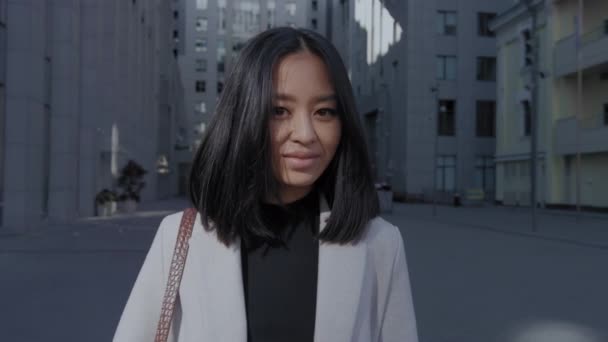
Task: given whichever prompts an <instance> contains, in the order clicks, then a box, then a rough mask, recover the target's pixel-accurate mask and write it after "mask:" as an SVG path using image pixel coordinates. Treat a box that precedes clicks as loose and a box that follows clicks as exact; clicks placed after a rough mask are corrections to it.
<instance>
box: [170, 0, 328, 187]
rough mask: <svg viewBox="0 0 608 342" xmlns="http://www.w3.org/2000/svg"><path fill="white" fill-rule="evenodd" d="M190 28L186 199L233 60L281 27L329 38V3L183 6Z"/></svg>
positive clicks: (222, 1)
mask: <svg viewBox="0 0 608 342" xmlns="http://www.w3.org/2000/svg"><path fill="white" fill-rule="evenodd" d="M180 1H181V4H183V5H182V6H183V9H184V10H183V11H181V12H179V13H177V14H176V16H177V17H178V18H179V20H183V22H184V24H183V25H184V27H185V28H184V34H183V35H180V34H179V33H178V35H179V41H180V49H183V50H182V51H183V52H182V53H181V54H180V56H179V65H180V70H181V74H182V78H183V85H184V92H185V99H186V100H185V103H186V114H187V117H188V122H189V124H188V125H187V128H184V129H182V131H181V132H180V135H181V136H183V137H184V139H185V140H186V141H187V142H188V146H189V147H188V148H186V149H183V150H182V151H181V152H179V174H180V182H179V184H180V186H179V188H180V193H182V194H186V183H187V178H188V175H189V170H190V166H191V161H192V156H193V152H194V151H195V150H196V148H197V147H198V145H199V144H200V142H201V139H202V135H203V133H204V131H205V127H206V125H207V123H208V122H209V119H210V117H211V116H212V115H213V112H214V109H215V106H216V104H217V100H218V96H219V94H220V93H221V91H222V89H223V87H224V82H225V79H226V75H227V74H228V72H229V70H230V66H231V65H232V61H233V59H234V58H235V57H236V54H237V53H238V51H239V50H240V49H241V48H242V47H243V44H244V43H245V41H246V40H247V39H249V38H251V37H252V36H254V35H255V34H256V33H259V32H261V31H263V30H265V29H268V28H271V27H277V26H293V27H306V28H310V29H314V30H316V31H318V32H319V33H322V34H324V35H327V30H328V27H327V24H326V22H327V6H328V3H327V1H326V0H312V1H310V0H234V1H227V0H180Z"/></svg>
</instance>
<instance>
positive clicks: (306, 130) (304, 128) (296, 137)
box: [290, 111, 317, 145]
mask: <svg viewBox="0 0 608 342" xmlns="http://www.w3.org/2000/svg"><path fill="white" fill-rule="evenodd" d="M290 138H291V140H293V141H295V142H299V143H301V144H304V145H308V144H312V143H313V142H314V141H315V140H316V139H317V132H316V131H315V126H314V123H313V121H312V116H311V115H309V114H308V113H307V112H304V111H300V112H298V113H296V115H294V116H293V117H292V120H291V136H290Z"/></svg>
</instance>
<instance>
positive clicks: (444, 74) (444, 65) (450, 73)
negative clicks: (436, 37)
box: [437, 56, 456, 80]
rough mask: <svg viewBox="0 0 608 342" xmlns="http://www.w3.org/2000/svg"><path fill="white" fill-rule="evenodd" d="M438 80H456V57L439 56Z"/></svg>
mask: <svg viewBox="0 0 608 342" xmlns="http://www.w3.org/2000/svg"><path fill="white" fill-rule="evenodd" d="M437 79H438V80H455V79H456V56H437Z"/></svg>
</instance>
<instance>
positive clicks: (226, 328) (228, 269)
mask: <svg viewBox="0 0 608 342" xmlns="http://www.w3.org/2000/svg"><path fill="white" fill-rule="evenodd" d="M206 235H209V236H206ZM240 255H241V253H240V241H239V242H238V243H234V244H232V245H231V246H230V248H228V247H226V246H225V245H223V244H222V243H221V242H219V240H217V239H216V238H215V233H214V232H207V231H205V230H204V228H203V226H202V224H201V219H200V214H199V215H197V221H196V224H195V226H194V231H193V232H192V236H191V238H190V250H189V255H188V259H187V261H186V262H187V263H188V264H189V265H186V268H185V269H186V270H189V272H184V275H183V279H182V287H184V286H188V287H185V288H183V291H188V292H189V295H190V296H189V297H190V298H198V301H199V303H197V304H198V306H199V307H200V310H201V311H200V314H201V315H200V316H201V328H200V332H201V334H202V336H197V338H198V339H200V340H201V341H228V342H246V341H247V321H246V313H245V297H244V292H243V278H242V273H241V257H240Z"/></svg>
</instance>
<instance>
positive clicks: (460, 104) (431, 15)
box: [332, 0, 505, 200]
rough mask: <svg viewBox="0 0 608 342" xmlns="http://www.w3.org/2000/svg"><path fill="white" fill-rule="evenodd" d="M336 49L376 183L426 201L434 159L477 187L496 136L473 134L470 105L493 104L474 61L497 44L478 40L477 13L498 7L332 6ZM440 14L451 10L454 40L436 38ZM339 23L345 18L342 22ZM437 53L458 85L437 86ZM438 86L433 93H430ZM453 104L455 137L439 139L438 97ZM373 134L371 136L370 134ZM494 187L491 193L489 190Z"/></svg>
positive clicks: (465, 185)
mask: <svg viewBox="0 0 608 342" xmlns="http://www.w3.org/2000/svg"><path fill="white" fill-rule="evenodd" d="M332 4H333V7H332V18H333V19H332V20H333V22H334V29H335V30H338V31H339V30H341V29H340V26H339V25H338V24H337V23H338V22H341V21H342V22H346V23H347V26H346V27H347V30H344V31H345V33H344V34H339V33H337V34H336V35H335V36H334V37H333V40H334V43H335V44H336V45H337V46H338V48H339V49H340V51H341V53H342V55H343V57H344V58H345V60H346V61H347V65H348V67H349V71H350V73H351V81H352V83H353V89H354V91H355V94H356V95H357V98H358V100H359V111H360V114H361V115H362V120H363V122H364V125H366V129H367V130H368V132H367V133H368V139H369V142H370V143H369V144H370V146H371V147H370V149H371V155H372V159H373V164H374V168H375V171H376V178H377V179H378V181H386V182H389V183H390V184H391V185H392V187H393V189H394V190H395V191H396V192H399V193H401V194H406V195H407V196H411V197H418V198H420V197H421V198H425V199H427V200H429V199H430V196H431V194H432V189H433V183H434V178H433V173H434V168H435V162H436V159H435V141H436V140H437V154H438V155H454V156H456V157H457V158H456V160H457V162H456V166H455V171H454V174H455V177H456V180H455V183H456V184H455V187H454V190H453V192H462V191H465V190H466V189H469V188H473V187H477V186H478V185H477V179H476V178H475V176H474V175H475V171H476V169H475V163H476V158H477V157H480V156H486V157H487V158H490V159H491V157H492V156H493V154H494V149H495V141H494V138H492V137H489V138H485V137H484V138H481V137H477V136H476V125H475V124H476V118H475V112H476V101H478V100H480V101H481V100H488V101H493V100H495V98H496V95H495V92H496V90H495V89H496V88H495V82H491V81H487V82H486V81H477V80H476V67H477V66H476V63H477V57H481V56H483V57H493V56H495V54H496V52H495V40H494V39H493V38H491V37H481V36H479V35H478V34H477V13H478V12H489V13H498V12H500V11H501V10H502V9H503V8H504V7H505V4H504V1H498V0H496V1H467V2H453V1H436V2H431V1H417V0H410V1H402V2H397V1H393V2H388V1H387V2H380V1H377V0H361V1H357V2H347V3H344V2H341V1H333V3H332ZM438 11H455V12H456V17H457V34H456V35H455V36H442V35H439V34H438V33H437V17H438ZM345 18H349V19H346V20H345ZM438 55H454V56H456V57H457V63H456V64H457V65H456V75H457V76H456V79H455V80H451V81H438V80H437V71H436V70H437V62H436V58H437V56H438ZM435 86H437V87H438V88H439V93H438V95H437V94H436V93H434V92H432V91H431V88H432V87H435ZM436 96H438V97H439V99H450V100H455V101H456V106H457V108H456V124H455V126H456V134H455V135H454V136H453V137H443V136H441V137H438V138H437V139H435V137H436V136H437V113H436V111H437V98H436ZM370 130H371V132H370ZM491 188H493V187H491Z"/></svg>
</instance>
